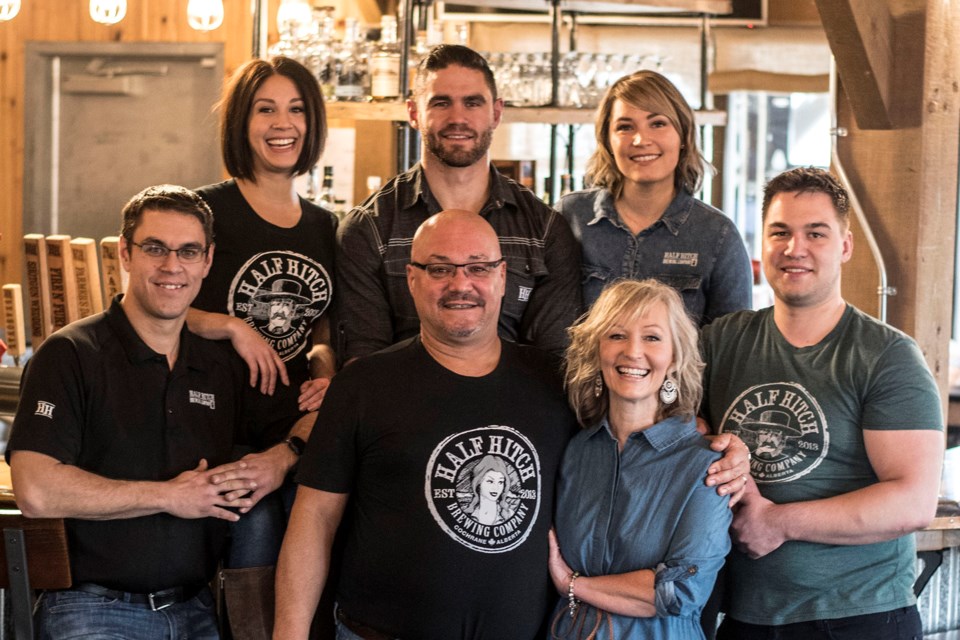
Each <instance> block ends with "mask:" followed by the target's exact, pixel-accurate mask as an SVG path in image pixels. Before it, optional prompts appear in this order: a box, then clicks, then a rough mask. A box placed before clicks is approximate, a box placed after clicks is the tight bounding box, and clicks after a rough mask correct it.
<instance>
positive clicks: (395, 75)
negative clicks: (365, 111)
mask: <svg viewBox="0 0 960 640" xmlns="http://www.w3.org/2000/svg"><path fill="white" fill-rule="evenodd" d="M399 88H400V58H399V57H396V56H384V57H374V58H371V59H370V94H371V95H372V96H373V97H374V98H396V97H397V96H399V95H400V92H399Z"/></svg>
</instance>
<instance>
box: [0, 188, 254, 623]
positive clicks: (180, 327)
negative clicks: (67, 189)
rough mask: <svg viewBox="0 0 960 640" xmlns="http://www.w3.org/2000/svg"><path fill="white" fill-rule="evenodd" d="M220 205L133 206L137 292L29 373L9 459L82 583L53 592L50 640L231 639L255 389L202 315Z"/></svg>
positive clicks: (129, 250)
mask: <svg viewBox="0 0 960 640" xmlns="http://www.w3.org/2000/svg"><path fill="white" fill-rule="evenodd" d="M211 221H212V214H211V213H210V209H209V208H208V207H207V205H206V204H204V202H203V200H201V199H200V197H199V196H197V195H196V194H194V193H193V192H192V191H188V190H187V189H184V188H183V187H175V186H171V185H163V186H159V187H151V188H149V189H146V190H144V191H142V192H141V193H139V194H138V195H136V196H134V197H133V199H131V200H130V202H128V203H127V205H126V207H125V208H124V210H123V228H122V229H121V235H122V237H121V240H120V251H121V259H122V261H123V266H124V268H125V269H126V270H127V271H128V272H129V274H130V283H129V286H128V289H127V293H126V295H124V296H122V297H121V296H118V297H117V299H116V300H114V301H113V304H112V305H111V306H110V308H109V309H108V310H107V311H105V312H104V313H102V314H98V315H95V316H91V317H88V318H85V319H83V320H81V321H79V322H75V323H73V324H71V325H69V326H68V327H65V328H64V329H62V330H61V331H58V332H57V333H55V334H54V335H52V336H50V338H48V339H47V340H46V341H45V342H44V344H43V345H42V347H41V348H40V349H38V350H37V352H36V354H35V355H34V356H33V358H32V359H31V360H30V362H29V365H28V367H27V369H26V371H25V372H24V377H23V382H22V388H21V394H20V403H19V408H18V411H17V416H16V419H15V423H14V425H15V426H14V429H13V433H12V435H11V438H10V442H9V444H8V447H7V454H6V455H7V459H8V461H9V462H10V466H11V470H12V474H13V486H14V491H15V493H16V495H17V504H18V505H19V506H20V508H21V510H22V511H23V513H24V515H26V516H29V517H54V518H66V526H67V534H68V546H69V551H70V562H71V569H72V572H73V579H74V586H73V588H71V589H69V590H65V591H56V592H47V593H45V594H43V596H42V600H41V604H40V606H39V607H38V612H37V626H38V629H39V637H41V638H66V637H79V634H81V633H82V634H83V637H122V638H130V639H133V638H137V639H139V638H143V639H150V640H153V639H158V640H159V639H161V638H163V639H167V638H170V639H173V638H177V639H179V638H216V637H217V629H216V620H215V617H214V612H213V608H212V604H213V603H212V598H211V594H210V592H209V589H208V588H207V587H206V585H207V584H208V582H209V581H210V579H211V578H212V577H213V574H214V571H215V567H216V563H217V560H218V557H219V553H220V548H221V544H222V542H223V539H224V534H225V532H226V525H227V522H228V521H232V520H237V519H238V518H239V516H238V515H237V514H236V513H234V512H233V511H231V510H229V509H228V507H229V508H237V509H242V508H246V507H249V506H251V502H250V500H249V499H246V498H241V497H240V496H242V495H245V494H247V492H248V491H249V490H251V489H253V488H254V486H253V483H252V482H250V481H249V480H247V479H246V477H245V473H244V469H245V466H246V465H245V463H243V462H234V463H230V462H229V460H230V451H231V447H232V445H233V440H234V424H235V423H236V421H237V414H238V411H239V408H240V405H239V397H240V394H241V393H242V389H243V388H244V382H243V378H244V374H243V370H242V365H241V364H240V363H239V360H238V359H237V358H236V357H235V355H233V354H232V352H230V351H229V348H228V347H226V346H224V345H222V344H220V343H215V342H210V341H207V340H203V339H201V338H198V337H197V336H195V335H194V334H192V333H190V332H189V331H188V330H187V329H186V327H185V325H184V320H185V318H186V313H187V309H188V308H189V306H190V303H191V302H192V301H193V298H194V296H195V295H196V294H197V291H198V290H199V288H200V282H201V280H202V279H203V277H204V276H205V275H206V273H207V271H208V269H209V268H210V263H211V260H212V258H213V246H212V227H211Z"/></svg>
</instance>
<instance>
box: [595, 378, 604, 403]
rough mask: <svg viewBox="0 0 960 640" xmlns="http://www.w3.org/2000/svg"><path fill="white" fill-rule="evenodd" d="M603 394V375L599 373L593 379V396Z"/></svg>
mask: <svg viewBox="0 0 960 640" xmlns="http://www.w3.org/2000/svg"><path fill="white" fill-rule="evenodd" d="M602 394H603V376H602V375H600V374H599V373H598V374H597V377H596V379H595V380H594V381H593V397H594V398H599V397H600V396H601V395H602Z"/></svg>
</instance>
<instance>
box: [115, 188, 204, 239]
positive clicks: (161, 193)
mask: <svg viewBox="0 0 960 640" xmlns="http://www.w3.org/2000/svg"><path fill="white" fill-rule="evenodd" d="M145 211H172V212H174V213H180V214H183V215H186V216H193V217H194V218H196V219H197V220H198V221H199V222H200V226H201V227H203V237H204V241H205V243H206V246H208V247H209V246H210V245H211V244H213V212H212V211H211V210H210V207H209V206H208V205H207V203H206V202H204V200H203V198H201V197H200V196H199V195H198V194H197V193H194V192H193V191H191V190H190V189H187V188H186V187H181V186H179V185H175V184H158V185H156V186H154V187H147V188H146V189H144V190H143V191H141V192H140V193H138V194H137V195H135V196H133V197H132V198H130V200H129V201H128V202H127V204H125V205H124V206H123V214H122V216H123V218H122V222H121V224H120V235H121V236H123V238H124V240H126V241H127V244H129V243H131V242H133V234H134V232H135V231H136V230H137V227H138V226H140V221H141V220H143V213H144V212H145Z"/></svg>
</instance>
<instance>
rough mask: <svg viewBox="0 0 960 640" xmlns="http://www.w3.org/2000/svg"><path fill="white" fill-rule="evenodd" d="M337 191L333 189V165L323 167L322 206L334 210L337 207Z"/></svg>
mask: <svg viewBox="0 0 960 640" xmlns="http://www.w3.org/2000/svg"><path fill="white" fill-rule="evenodd" d="M336 203H337V193H336V192H335V191H334V190H333V167H331V166H329V165H328V166H326V167H324V168H323V186H322V187H320V206H321V207H323V208H324V209H326V210H327V211H330V212H334V211H336V207H337V204H336Z"/></svg>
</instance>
